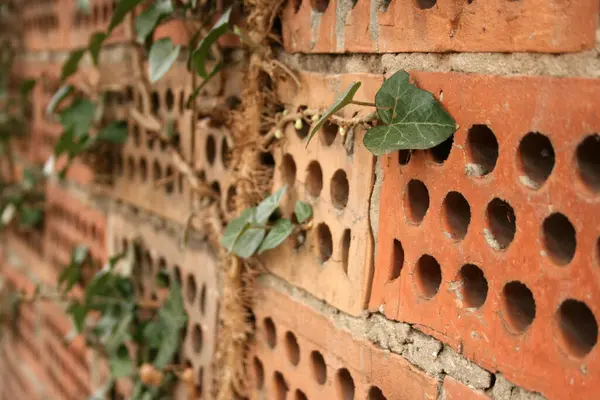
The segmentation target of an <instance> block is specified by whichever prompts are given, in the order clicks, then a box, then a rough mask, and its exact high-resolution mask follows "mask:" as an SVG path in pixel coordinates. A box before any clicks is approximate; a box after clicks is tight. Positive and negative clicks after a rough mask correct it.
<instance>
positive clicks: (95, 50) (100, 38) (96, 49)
mask: <svg viewBox="0 0 600 400" xmlns="http://www.w3.org/2000/svg"><path fill="white" fill-rule="evenodd" d="M105 40H106V33H104V32H97V33H94V34H93V35H92V36H91V37H90V42H89V43H88V49H89V50H90V55H91V56H92V61H93V62H94V65H98V56H99V55H100V49H101V48H102V43H104V41H105Z"/></svg>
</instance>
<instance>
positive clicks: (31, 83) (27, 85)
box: [20, 79, 36, 96]
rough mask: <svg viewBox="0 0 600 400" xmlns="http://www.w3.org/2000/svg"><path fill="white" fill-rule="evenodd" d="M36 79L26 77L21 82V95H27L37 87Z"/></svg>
mask: <svg viewBox="0 0 600 400" xmlns="http://www.w3.org/2000/svg"><path fill="white" fill-rule="evenodd" d="M35 83H36V81H35V79H26V80H24V81H23V82H21V88H20V89H21V90H20V92H21V96H27V95H28V94H29V93H30V92H31V91H32V90H33V88H34V87H35Z"/></svg>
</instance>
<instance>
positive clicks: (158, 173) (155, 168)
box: [152, 161, 162, 182]
mask: <svg viewBox="0 0 600 400" xmlns="http://www.w3.org/2000/svg"><path fill="white" fill-rule="evenodd" d="M152 179H153V180H154V182H156V181H159V180H160V179H162V168H161V167H160V164H159V163H158V161H154V164H153V165H152Z"/></svg>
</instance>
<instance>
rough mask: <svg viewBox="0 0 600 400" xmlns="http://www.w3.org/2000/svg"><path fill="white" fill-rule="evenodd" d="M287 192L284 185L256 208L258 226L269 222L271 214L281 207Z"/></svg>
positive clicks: (255, 217)
mask: <svg viewBox="0 0 600 400" xmlns="http://www.w3.org/2000/svg"><path fill="white" fill-rule="evenodd" d="M286 192H287V185H283V187H282V188H281V189H279V190H278V191H276V192H275V193H273V194H272V195H270V196H269V197H267V198H266V199H264V200H263V201H261V202H260V204H259V205H258V206H257V207H256V213H255V215H254V221H256V223H257V224H258V225H264V224H265V223H266V222H267V221H268V220H269V217H270V216H271V214H273V212H275V210H277V208H278V207H279V202H280V201H281V198H282V197H283V196H284V195H285V193H286Z"/></svg>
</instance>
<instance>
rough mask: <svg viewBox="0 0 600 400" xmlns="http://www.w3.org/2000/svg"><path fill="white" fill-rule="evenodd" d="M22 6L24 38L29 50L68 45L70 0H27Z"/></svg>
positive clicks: (58, 47) (53, 48)
mask: <svg viewBox="0 0 600 400" xmlns="http://www.w3.org/2000/svg"><path fill="white" fill-rule="evenodd" d="M23 3H24V4H22V5H20V6H21V7H22V11H23V12H22V18H23V30H24V32H23V40H24V43H25V46H26V47H27V48H28V49H29V50H34V51H35V50H56V49H60V48H64V47H65V46H66V45H67V37H66V34H67V31H68V29H69V26H70V21H69V13H68V12H65V11H68V10H70V9H71V6H74V5H75V3H74V2H72V1H68V0H25V1H23Z"/></svg>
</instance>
